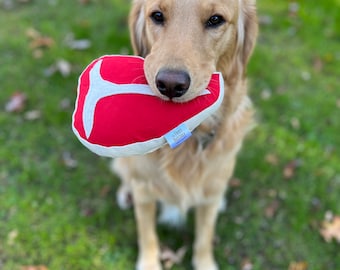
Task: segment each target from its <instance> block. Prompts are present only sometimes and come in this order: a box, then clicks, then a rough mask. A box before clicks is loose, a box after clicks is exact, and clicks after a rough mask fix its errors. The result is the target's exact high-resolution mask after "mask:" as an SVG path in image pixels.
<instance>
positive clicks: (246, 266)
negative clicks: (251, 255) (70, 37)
mask: <svg viewBox="0 0 340 270" xmlns="http://www.w3.org/2000/svg"><path fill="white" fill-rule="evenodd" d="M252 269H253V264H252V262H251V261H250V260H249V259H248V258H246V259H244V260H243V261H242V264H241V270H252Z"/></svg>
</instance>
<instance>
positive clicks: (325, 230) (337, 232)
mask: <svg viewBox="0 0 340 270" xmlns="http://www.w3.org/2000/svg"><path fill="white" fill-rule="evenodd" d="M320 234H321V236H322V237H323V239H324V240H325V241H326V242H327V243H330V242H331V241H332V240H333V239H334V240H336V241H337V242H338V243H340V216H335V217H333V219H332V220H330V221H329V220H325V221H323V222H322V228H321V229H320Z"/></svg>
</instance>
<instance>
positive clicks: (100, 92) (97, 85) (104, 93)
mask: <svg viewBox="0 0 340 270" xmlns="http://www.w3.org/2000/svg"><path fill="white" fill-rule="evenodd" d="M102 62H103V60H99V61H98V62H97V63H95V65H94V66H93V67H92V70H91V71H90V78H89V81H90V83H89V84H90V85H89V90H88V92H87V95H86V98H85V101H84V108H83V124H84V129H85V134H86V137H87V138H89V137H90V134H91V131H92V128H93V122H94V112H95V108H96V105H97V103H98V101H99V100H100V99H102V98H105V97H108V96H112V95H118V94H142V95H149V96H157V95H156V94H154V93H153V92H152V90H151V88H150V86H149V85H147V84H133V83H131V84H116V83H112V82H109V81H106V80H104V79H103V78H102V76H101V75H100V69H101V65H102ZM207 94H210V91H209V90H208V89H205V90H204V91H203V92H202V93H201V94H200V95H207Z"/></svg>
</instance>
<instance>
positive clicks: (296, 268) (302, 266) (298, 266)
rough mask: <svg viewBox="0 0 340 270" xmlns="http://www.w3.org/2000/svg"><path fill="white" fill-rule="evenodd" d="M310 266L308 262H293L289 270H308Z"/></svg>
mask: <svg viewBox="0 0 340 270" xmlns="http://www.w3.org/2000/svg"><path fill="white" fill-rule="evenodd" d="M307 268H308V264H307V263H306V262H291V263H290V264H289V268H288V270H307Z"/></svg>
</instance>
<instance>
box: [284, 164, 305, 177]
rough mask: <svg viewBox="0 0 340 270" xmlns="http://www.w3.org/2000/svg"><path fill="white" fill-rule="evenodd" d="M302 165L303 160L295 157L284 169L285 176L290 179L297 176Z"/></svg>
mask: <svg viewBox="0 0 340 270" xmlns="http://www.w3.org/2000/svg"><path fill="white" fill-rule="evenodd" d="M300 166H301V160H299V159H295V160H292V161H290V162H289V163H288V164H286V166H285V167H284V169H283V176H284V178H285V179H287V180H289V179H292V178H293V177H294V176H295V173H296V169H297V168H298V167H300Z"/></svg>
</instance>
